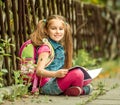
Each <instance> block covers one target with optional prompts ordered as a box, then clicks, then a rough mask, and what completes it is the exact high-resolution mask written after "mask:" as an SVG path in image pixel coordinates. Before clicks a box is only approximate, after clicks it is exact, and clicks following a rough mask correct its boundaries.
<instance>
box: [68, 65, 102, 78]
mask: <svg viewBox="0 0 120 105" xmlns="http://www.w3.org/2000/svg"><path fill="white" fill-rule="evenodd" d="M74 69H80V70H82V72H83V73H84V79H85V80H86V79H94V78H96V77H97V76H98V75H99V74H100V73H101V71H102V68H96V69H91V70H88V69H86V68H84V67H81V66H75V67H72V68H70V69H69V71H71V70H74Z"/></svg>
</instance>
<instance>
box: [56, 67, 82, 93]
mask: <svg viewBox="0 0 120 105" xmlns="http://www.w3.org/2000/svg"><path fill="white" fill-rule="evenodd" d="M57 83H58V86H59V87H60V89H61V90H62V91H63V92H64V91H65V90H66V89H68V88H69V87H72V86H78V87H80V88H82V87H83V84H84V74H83V72H82V71H81V70H79V69H74V70H71V71H70V72H68V74H67V75H66V76H65V77H64V78H58V79H57Z"/></svg>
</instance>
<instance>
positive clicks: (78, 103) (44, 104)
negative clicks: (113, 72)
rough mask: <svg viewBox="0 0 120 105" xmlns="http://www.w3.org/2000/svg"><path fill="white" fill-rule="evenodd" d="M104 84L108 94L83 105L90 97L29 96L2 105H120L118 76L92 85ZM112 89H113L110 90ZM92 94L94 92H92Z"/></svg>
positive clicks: (119, 79)
mask: <svg viewBox="0 0 120 105" xmlns="http://www.w3.org/2000/svg"><path fill="white" fill-rule="evenodd" d="M101 81H102V83H104V84H105V87H106V89H108V92H106V94H104V95H101V96H98V97H97V99H95V100H92V101H91V102H89V103H86V104H84V102H85V101H87V100H88V99H89V98H90V97H91V96H92V94H93V93H92V94H91V95H90V96H79V97H67V96H45V95H40V96H30V97H29V98H19V99H17V100H15V101H14V102H10V101H5V103H4V104H2V105H120V76H117V77H115V78H105V79H98V80H94V81H93V82H94V84H95V86H96V84H98V83H99V82H101ZM111 88H113V89H111ZM93 92H94V91H93Z"/></svg>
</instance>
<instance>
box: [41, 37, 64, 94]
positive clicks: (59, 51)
mask: <svg viewBox="0 0 120 105" xmlns="http://www.w3.org/2000/svg"><path fill="white" fill-rule="evenodd" d="M48 41H49V42H50V43H51V45H52V46H53V49H54V52H55V57H54V60H53V61H52V63H51V64H50V65H49V66H48V67H46V68H45V69H46V70H49V71H57V70H59V69H61V68H63V66H64V61H65V53H64V48H63V46H62V45H61V44H60V43H58V42H56V41H54V40H52V39H48ZM41 93H43V94H48V95H58V94H60V93H62V90H61V89H60V88H59V86H58V84H57V81H56V78H51V79H50V80H49V81H48V82H47V83H46V84H45V85H44V86H43V87H41Z"/></svg>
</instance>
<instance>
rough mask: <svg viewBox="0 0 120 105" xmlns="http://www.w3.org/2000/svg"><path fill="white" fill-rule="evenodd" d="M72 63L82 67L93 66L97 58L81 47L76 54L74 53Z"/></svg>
mask: <svg viewBox="0 0 120 105" xmlns="http://www.w3.org/2000/svg"><path fill="white" fill-rule="evenodd" d="M73 64H74V65H80V66H83V67H94V66H97V65H96V64H97V60H96V59H95V58H92V57H91V56H90V55H89V54H88V53H87V51H85V50H84V49H81V50H79V51H78V54H77V55H76V57H75V59H74V61H73Z"/></svg>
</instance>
